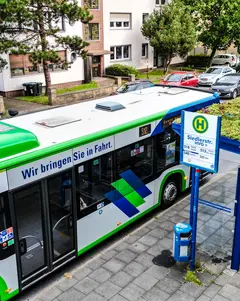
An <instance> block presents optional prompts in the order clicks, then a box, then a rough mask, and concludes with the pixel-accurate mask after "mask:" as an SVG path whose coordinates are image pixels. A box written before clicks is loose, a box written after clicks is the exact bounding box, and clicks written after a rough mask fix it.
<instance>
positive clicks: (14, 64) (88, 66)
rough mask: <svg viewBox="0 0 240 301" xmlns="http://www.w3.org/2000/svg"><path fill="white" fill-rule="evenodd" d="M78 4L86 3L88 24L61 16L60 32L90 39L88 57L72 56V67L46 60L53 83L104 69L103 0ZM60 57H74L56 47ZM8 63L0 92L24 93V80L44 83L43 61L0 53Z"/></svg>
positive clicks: (67, 83) (78, 80)
mask: <svg viewBox="0 0 240 301" xmlns="http://www.w3.org/2000/svg"><path fill="white" fill-rule="evenodd" d="M79 3H80V5H88V7H89V9H90V11H91V13H92V14H93V16H94V18H93V20H92V21H91V22H90V23H89V24H82V23H81V22H77V23H75V24H74V25H73V26H72V25H70V24H68V22H67V20H66V19H65V18H64V17H63V18H62V19H61V20H60V22H59V24H58V25H59V27H60V29H61V31H62V32H61V34H62V35H70V36H71V35H78V36H80V37H82V38H83V39H84V40H86V41H88V42H89V46H88V58H87V59H86V60H83V59H82V58H79V57H77V58H76V57H75V58H74V63H73V64H71V68H69V69H67V70H66V69H64V68H63V67H62V66H61V64H60V65H55V64H49V68H50V72H51V81H52V86H54V87H56V88H65V87H71V86H74V85H79V84H81V83H83V82H84V81H85V80H87V79H88V76H89V78H90V79H91V78H92V77H97V76H101V75H102V74H103V72H104V62H103V56H104V55H106V54H108V56H109V55H110V51H109V50H107V51H104V49H103V41H104V39H103V38H104V36H103V0H79ZM58 52H59V56H60V57H61V58H62V61H65V60H67V61H68V62H71V61H73V53H70V52H69V51H65V50H62V49H59V50H58ZM2 57H3V58H4V59H6V60H7V62H8V66H7V68H5V69H4V70H3V72H1V73H0V93H1V94H2V95H4V96H18V95H22V94H23V86H22V85H23V84H24V83H26V82H42V83H43V85H45V79H44V74H43V67H42V65H40V64H39V65H38V66H33V64H32V63H31V62H30V60H29V54H27V55H12V54H6V55H2Z"/></svg>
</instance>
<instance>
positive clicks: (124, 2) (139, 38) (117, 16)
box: [103, 0, 168, 70]
mask: <svg viewBox="0 0 240 301" xmlns="http://www.w3.org/2000/svg"><path fill="white" fill-rule="evenodd" d="M167 3H168V0H141V1H139V0H131V1H129V0H121V1H115V0H104V10H103V23H104V47H105V49H109V50H110V51H111V52H112V53H111V55H110V56H107V57H106V58H105V64H104V66H105V68H106V67H107V66H109V65H112V64H116V63H122V64H126V65H130V66H133V67H135V68H137V69H140V70H146V69H147V68H152V67H159V66H161V65H162V62H161V58H160V56H159V55H158V53H157V52H156V51H154V49H153V48H152V47H151V46H150V45H149V42H148V41H147V40H146V39H145V38H144V36H143V35H142V33H141V27H142V24H143V22H144V21H145V20H146V19H147V18H148V16H149V14H151V13H152V12H153V10H154V9H160V8H161V6H163V5H167Z"/></svg>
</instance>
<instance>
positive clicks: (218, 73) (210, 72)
mask: <svg viewBox="0 0 240 301" xmlns="http://www.w3.org/2000/svg"><path fill="white" fill-rule="evenodd" d="M230 73H236V70H234V69H232V68H230V67H224V66H216V67H215V66H214V67H210V68H208V69H207V70H206V71H205V72H204V73H202V74H200V75H199V76H198V85H199V86H211V85H213V84H214V83H215V82H216V80H217V79H219V78H221V77H223V76H224V75H226V74H230Z"/></svg>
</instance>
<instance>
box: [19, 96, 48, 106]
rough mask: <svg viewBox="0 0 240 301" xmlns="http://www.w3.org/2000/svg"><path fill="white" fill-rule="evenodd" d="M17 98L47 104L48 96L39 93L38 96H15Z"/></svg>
mask: <svg viewBox="0 0 240 301" xmlns="http://www.w3.org/2000/svg"><path fill="white" fill-rule="evenodd" d="M16 99H17V100H23V101H27V102H35V103H40V104H43V105H47V104H48V97H47V96H45V95H40V96H19V97H16Z"/></svg>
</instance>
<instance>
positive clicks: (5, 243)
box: [0, 193, 14, 260]
mask: <svg viewBox="0 0 240 301" xmlns="http://www.w3.org/2000/svg"><path fill="white" fill-rule="evenodd" d="M13 242H14V237H13V228H12V223H11V216H10V208H9V201H8V195H7V193H3V194H0V260H3V259H5V258H7V257H9V256H11V255H12V254H13V253H14V245H13Z"/></svg>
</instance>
